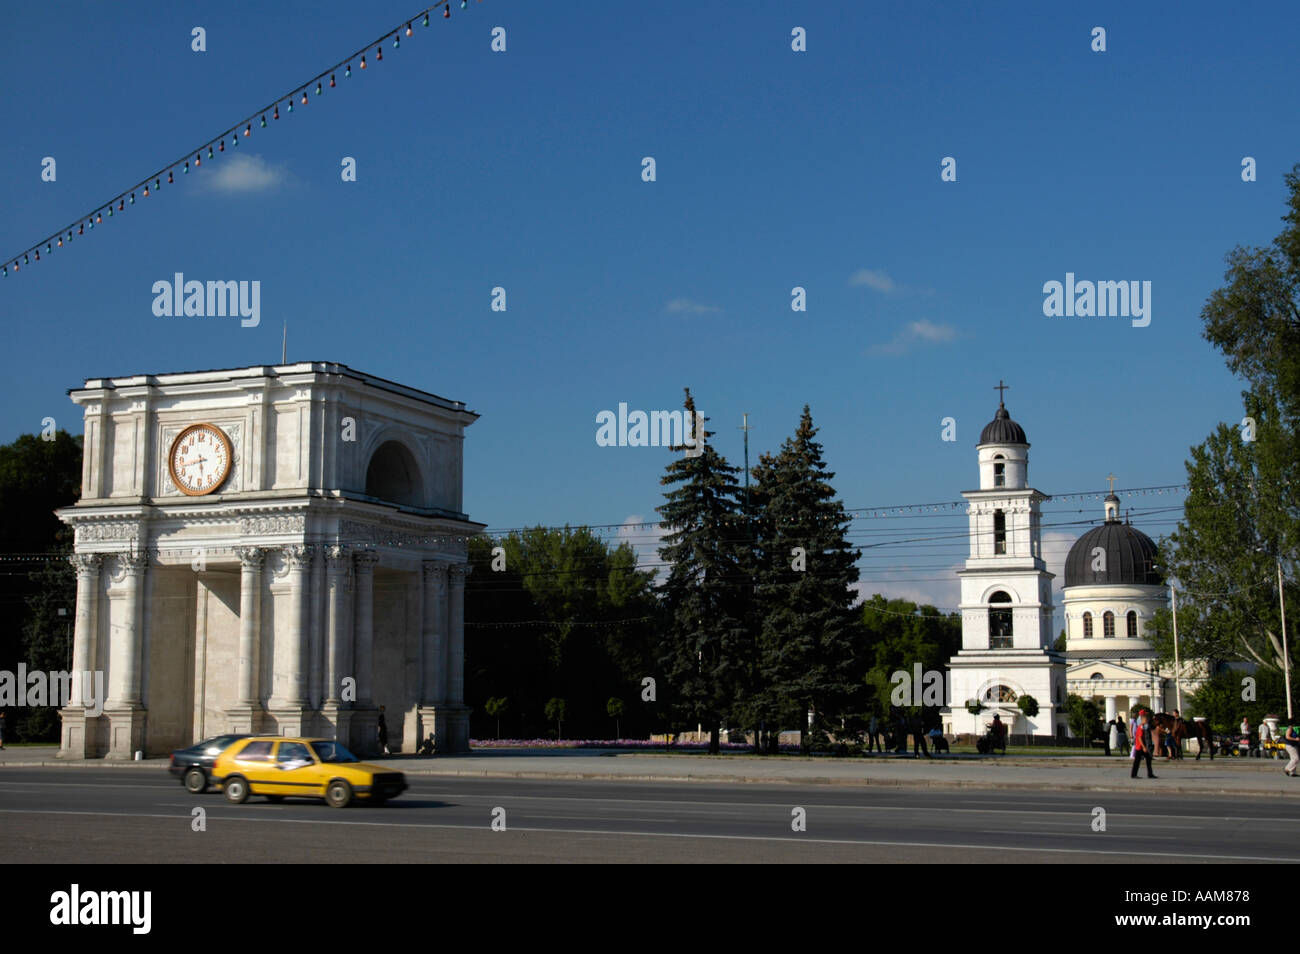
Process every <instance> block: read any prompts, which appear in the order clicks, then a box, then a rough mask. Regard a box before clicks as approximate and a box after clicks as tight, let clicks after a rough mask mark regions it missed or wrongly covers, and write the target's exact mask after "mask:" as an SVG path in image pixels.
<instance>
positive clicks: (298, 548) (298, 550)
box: [281, 544, 317, 570]
mask: <svg viewBox="0 0 1300 954" xmlns="http://www.w3.org/2000/svg"><path fill="white" fill-rule="evenodd" d="M281 549H283V551H284V558H285V561H286V563H287V565H288V567H289V569H291V570H304V569H310V567H311V565H312V563H314V562H315V561H316V553H317V549H316V547H314V546H311V545H306V546H304V545H301V544H294V545H293V546H287V547H282V548H281Z"/></svg>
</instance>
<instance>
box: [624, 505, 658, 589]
mask: <svg viewBox="0 0 1300 954" xmlns="http://www.w3.org/2000/svg"><path fill="white" fill-rule="evenodd" d="M653 519H654V518H651V520H653ZM645 522H646V517H645V516H644V515H643V514H639V513H634V514H630V515H629V516H628V517H627V518H625V519H624V520H623V524H622V526H620V527H619V528H618V542H619V543H627V544H630V545H631V547H632V549H633V550H635V551H636V565H637V567H638V568H640V569H643V570H649V569H653V570H654V571H655V573H656V575H657V576H663V575H664V574H665V573H666V572H667V569H668V568H667V567H661V566H656V565H655V564H658V563H661V562H663V561H662V560H661V558H660V556H659V546H660V544H661V542H662V541H663V538H664V536H665V535H666V533H667V531H665V530H664V528H663V527H662V526H661V525H660V524H658V523H654V524H653V525H652V526H649V527H643V526H641V524H643V523H645Z"/></svg>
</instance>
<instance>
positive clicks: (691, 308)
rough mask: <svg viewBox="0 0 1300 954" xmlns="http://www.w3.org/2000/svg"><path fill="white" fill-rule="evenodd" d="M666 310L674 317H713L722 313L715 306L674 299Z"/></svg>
mask: <svg viewBox="0 0 1300 954" xmlns="http://www.w3.org/2000/svg"><path fill="white" fill-rule="evenodd" d="M664 310H665V311H667V312H668V313H669V314H673V315H712V314H715V313H717V312H720V311H722V309H721V308H718V307H716V306H714V305H702V304H700V303H699V302H698V301H691V300H690V299H689V298H674V299H673V300H672V301H670V302H669V303H668V304H667V305H665V306H664Z"/></svg>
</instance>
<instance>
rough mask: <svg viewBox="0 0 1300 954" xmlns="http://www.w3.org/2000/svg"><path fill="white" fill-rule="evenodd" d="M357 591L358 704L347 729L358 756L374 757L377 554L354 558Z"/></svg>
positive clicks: (354, 636) (355, 657) (355, 662)
mask: <svg viewBox="0 0 1300 954" xmlns="http://www.w3.org/2000/svg"><path fill="white" fill-rule="evenodd" d="M353 560H354V566H355V571H356V588H355V590H354V592H353V609H354V615H353V632H352V651H353V669H354V675H355V676H356V680H357V700H356V702H355V703H354V704H353V707H352V708H353V710H354V714H353V716H352V719H351V725H350V727H349V728H350V743H351V747H352V748H353V750H354V751H356V752H357V753H358V754H360V755H370V754H373V753H374V752H375V751H376V750H377V749H378V741H377V737H376V725H377V724H378V721H379V711H378V710H377V709H376V708H375V703H374V700H373V699H372V698H371V693H372V692H373V687H372V684H371V679H372V677H373V675H374V654H375V646H374V641H375V631H374V630H375V564H376V563H378V562H379V554H378V553H375V552H374V551H373V550H362V551H360V552H358V553H357V554H356V555H355V556H354V558H353Z"/></svg>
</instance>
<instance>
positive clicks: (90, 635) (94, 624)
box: [68, 553, 104, 707]
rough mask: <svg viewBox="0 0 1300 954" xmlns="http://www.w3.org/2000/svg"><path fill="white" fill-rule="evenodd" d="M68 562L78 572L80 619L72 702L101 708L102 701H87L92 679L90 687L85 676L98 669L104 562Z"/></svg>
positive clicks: (79, 556)
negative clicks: (101, 576) (97, 646)
mask: <svg viewBox="0 0 1300 954" xmlns="http://www.w3.org/2000/svg"><path fill="white" fill-rule="evenodd" d="M68 562H69V563H71V564H72V565H73V566H74V567H76V569H77V616H76V624H75V628H74V629H73V635H72V699H71V704H72V705H73V706H76V707H79V706H84V705H85V704H86V702H87V701H89V702H90V703H91V704H92V705H95V704H99V705H102V704H103V702H104V700H103V699H91V700H87V699H86V690H87V689H93V687H94V681H93V677H92V680H91V682H90V684H89V686H87V685H84V684H83V683H84V680H85V678H86V677H85V676H83V675H82V674H83V673H89V672H91V671H92V670H94V669H95V668H96V666H95V662H96V660H95V649H96V643H97V642H98V640H97V636H98V627H99V572H100V568H101V567H102V566H103V563H104V558H103V556H102V555H100V554H98V553H74V554H73V555H72V556H70V557H68Z"/></svg>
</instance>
